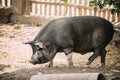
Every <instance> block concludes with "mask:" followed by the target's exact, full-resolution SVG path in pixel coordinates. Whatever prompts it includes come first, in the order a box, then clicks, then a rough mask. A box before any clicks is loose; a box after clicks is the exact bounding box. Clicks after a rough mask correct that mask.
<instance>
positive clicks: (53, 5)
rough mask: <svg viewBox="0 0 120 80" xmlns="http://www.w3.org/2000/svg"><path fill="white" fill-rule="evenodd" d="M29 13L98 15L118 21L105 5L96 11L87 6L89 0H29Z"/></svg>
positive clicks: (115, 15)
mask: <svg viewBox="0 0 120 80" xmlns="http://www.w3.org/2000/svg"><path fill="white" fill-rule="evenodd" d="M29 1H30V3H29V4H30V5H29V7H30V15H33V16H60V17H63V16H85V15H92V16H100V17H103V18H106V19H107V20H109V21H112V22H113V21H118V17H117V14H114V15H112V14H111V13H110V9H109V7H108V6H107V7H106V8H104V9H102V10H98V11H97V12H96V13H95V12H94V10H93V7H90V6H89V1H90V0H68V3H67V4H65V3H64V2H61V0H29Z"/></svg>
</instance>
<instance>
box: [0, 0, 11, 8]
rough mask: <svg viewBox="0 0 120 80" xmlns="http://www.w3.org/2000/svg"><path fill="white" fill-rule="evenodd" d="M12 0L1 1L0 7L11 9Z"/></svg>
mask: <svg viewBox="0 0 120 80" xmlns="http://www.w3.org/2000/svg"><path fill="white" fill-rule="evenodd" d="M11 2H12V0H0V7H11Z"/></svg>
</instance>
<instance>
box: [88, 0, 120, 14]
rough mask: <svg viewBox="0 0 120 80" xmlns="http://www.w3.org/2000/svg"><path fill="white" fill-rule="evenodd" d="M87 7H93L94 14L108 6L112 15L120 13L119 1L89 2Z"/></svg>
mask: <svg viewBox="0 0 120 80" xmlns="http://www.w3.org/2000/svg"><path fill="white" fill-rule="evenodd" d="M89 5H90V6H93V7H94V11H95V12H96V11H97V9H102V8H104V7H106V5H109V6H112V8H111V9H110V10H111V13H112V14H114V13H120V0H91V1H90V2H89Z"/></svg>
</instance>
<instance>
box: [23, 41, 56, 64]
mask: <svg viewBox="0 0 120 80" xmlns="http://www.w3.org/2000/svg"><path fill="white" fill-rule="evenodd" d="M25 44H30V45H31V48H32V51H33V54H32V57H31V60H30V62H31V63H32V64H42V63H46V62H48V61H50V60H52V59H53V58H54V56H55V54H56V51H57V50H56V48H55V47H54V46H53V45H50V44H43V43H42V42H32V41H30V42H26V43H25Z"/></svg>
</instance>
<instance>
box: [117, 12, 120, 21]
mask: <svg viewBox="0 0 120 80" xmlns="http://www.w3.org/2000/svg"><path fill="white" fill-rule="evenodd" d="M117 18H118V20H117V21H118V22H120V12H119V13H117Z"/></svg>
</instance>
